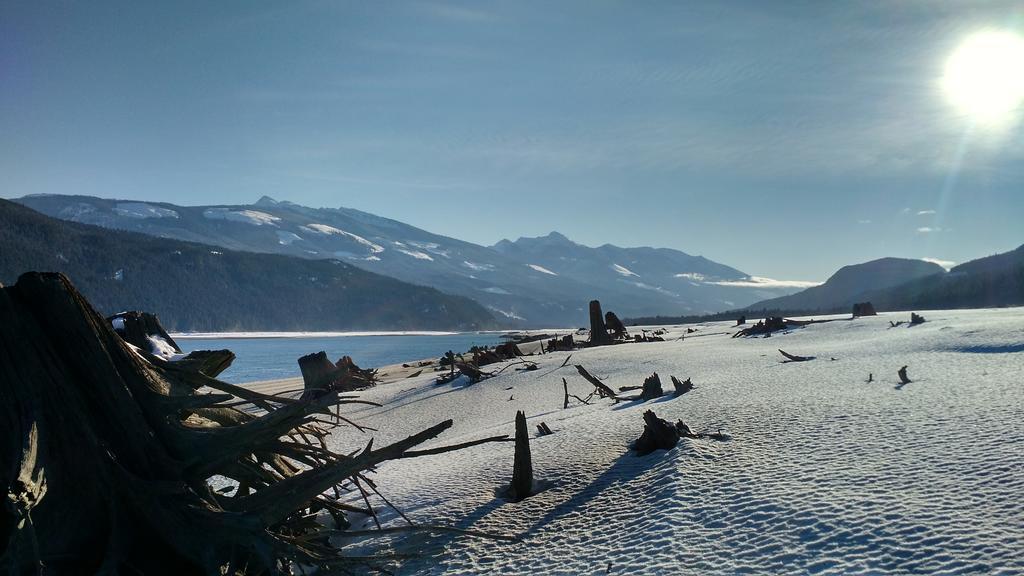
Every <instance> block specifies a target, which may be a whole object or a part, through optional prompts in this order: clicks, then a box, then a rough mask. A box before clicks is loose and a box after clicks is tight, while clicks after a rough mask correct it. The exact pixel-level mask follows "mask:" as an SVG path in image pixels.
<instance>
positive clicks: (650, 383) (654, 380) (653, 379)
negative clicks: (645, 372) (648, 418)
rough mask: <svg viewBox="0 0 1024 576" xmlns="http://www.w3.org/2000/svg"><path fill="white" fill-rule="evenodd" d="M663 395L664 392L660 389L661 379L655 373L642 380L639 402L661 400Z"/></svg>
mask: <svg viewBox="0 0 1024 576" xmlns="http://www.w3.org/2000/svg"><path fill="white" fill-rule="evenodd" d="M664 394H665V391H664V390H662V388H661V377H660V376H658V373H657V372H655V373H654V374H651V375H650V376H648V377H647V378H646V379H645V380H644V388H643V390H642V391H641V392H640V400H642V401H644V402H646V401H648V400H654V399H655V398H661V397H662V396H664Z"/></svg>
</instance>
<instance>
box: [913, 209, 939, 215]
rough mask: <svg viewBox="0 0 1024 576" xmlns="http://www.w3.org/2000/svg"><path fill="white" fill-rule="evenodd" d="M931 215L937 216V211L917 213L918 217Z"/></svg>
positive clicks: (920, 211)
mask: <svg viewBox="0 0 1024 576" xmlns="http://www.w3.org/2000/svg"><path fill="white" fill-rule="evenodd" d="M930 214H935V210H918V211H917V215H918V216H928V215H930Z"/></svg>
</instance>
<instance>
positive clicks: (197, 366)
mask: <svg viewBox="0 0 1024 576" xmlns="http://www.w3.org/2000/svg"><path fill="white" fill-rule="evenodd" d="M234 361H235V354H234V352H232V351H231V350H196V351H195V352H191V353H190V354H189V355H188V356H185V357H184V358H182V359H181V360H178V361H176V362H175V363H174V364H175V365H176V366H177V367H178V368H181V369H184V370H192V371H193V372H199V373H201V374H203V375H205V376H209V377H210V378H216V377H217V376H218V375H220V373H221V372H223V371H225V370H227V369H228V368H229V367H230V366H231V363H232V362H234Z"/></svg>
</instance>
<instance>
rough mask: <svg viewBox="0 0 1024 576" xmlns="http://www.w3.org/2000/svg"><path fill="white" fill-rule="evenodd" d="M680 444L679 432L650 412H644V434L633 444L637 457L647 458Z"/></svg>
mask: <svg viewBox="0 0 1024 576" xmlns="http://www.w3.org/2000/svg"><path fill="white" fill-rule="evenodd" d="M678 443H679V430H677V429H676V427H675V426H673V425H672V424H669V423H668V422H666V421H665V420H662V419H661V418H658V416H657V415H656V414H655V413H654V412H652V411H651V410H648V411H646V412H644V432H643V434H641V435H640V438H638V439H637V441H636V442H634V443H633V449H634V450H636V454H637V456H646V455H647V454H650V453H651V452H654V451H655V450H670V449H672V448H673V447H674V446H675V445H676V444H678Z"/></svg>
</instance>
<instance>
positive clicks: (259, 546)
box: [0, 273, 452, 576]
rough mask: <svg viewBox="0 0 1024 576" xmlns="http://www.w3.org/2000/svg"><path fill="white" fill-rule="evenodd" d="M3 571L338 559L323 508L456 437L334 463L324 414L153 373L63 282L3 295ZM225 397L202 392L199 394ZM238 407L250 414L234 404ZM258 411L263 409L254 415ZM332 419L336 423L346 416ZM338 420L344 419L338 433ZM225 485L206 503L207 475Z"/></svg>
mask: <svg viewBox="0 0 1024 576" xmlns="http://www.w3.org/2000/svg"><path fill="white" fill-rule="evenodd" d="M0 318H3V319H4V321H3V322H2V323H0V397H2V398H3V399H4V401H3V402H0V489H2V490H4V492H5V498H4V499H3V500H4V501H5V502H10V503H13V504H11V505H7V506H2V507H0V566H3V567H4V569H5V570H8V571H9V572H10V573H13V574H23V573H37V572H39V571H41V570H42V567H43V566H45V571H46V572H47V573H54V574H94V573H141V574H183V575H192V574H225V573H230V574H232V575H236V576H237V575H241V574H246V575H263V574H282V573H291V571H292V570H293V568H295V567H296V566H297V565H298V564H302V565H304V566H306V567H312V568H314V569H315V568H321V569H323V570H324V571H327V570H328V569H332V570H337V569H339V568H341V569H344V568H345V566H349V567H351V566H354V565H356V564H359V565H365V563H366V561H367V559H366V558H359V559H351V560H350V559H346V557H345V556H344V555H343V554H342V553H341V552H340V551H339V550H337V549H334V548H332V547H331V546H330V545H329V543H328V542H327V538H326V536H321V534H322V533H321V527H320V526H318V525H317V524H316V523H313V522H310V516H311V515H312V514H314V513H315V511H317V510H320V509H323V508H324V507H328V508H329V509H331V510H333V511H335V513H339V514H343V513H344V512H343V511H344V510H345V509H351V508H352V507H351V506H348V505H347V504H342V503H336V502H335V501H333V500H329V499H328V498H327V497H326V496H325V491H328V490H339V491H343V490H348V489H353V483H354V482H356V478H357V476H358V475H360V474H361V473H362V472H364V471H366V470H368V469H370V468H372V467H374V466H377V465H379V464H380V463H382V462H384V461H386V460H391V459H395V458H400V457H402V456H403V455H405V454H406V453H407V452H408V451H409V449H411V448H412V447H414V446H416V445H418V444H421V443H423V442H425V441H427V440H429V439H431V438H434V437H435V436H437V435H438V434H440V433H441V432H442V431H444V430H445V429H447V428H449V427H450V426H451V425H452V423H451V421H450V420H449V421H445V422H442V423H440V424H437V425H435V426H433V427H431V428H428V429H426V430H424V431H423V432H420V433H418V434H415V435H413V436H410V437H409V438H406V439H405V440H401V441H398V442H396V443H394V444H391V445H389V446H385V447H383V448H380V449H374V448H372V447H371V446H372V443H371V445H368V446H366V448H364V449H363V450H361V451H357V452H354V453H352V454H349V455H346V454H339V453H335V452H332V451H330V450H328V449H327V448H326V447H325V446H324V445H323V444H322V442H323V439H324V437H325V436H326V435H327V434H328V433H329V427H325V426H324V425H321V424H317V423H315V422H314V418H317V415H326V414H330V412H329V409H330V408H331V407H333V406H336V405H340V404H345V403H349V402H350V401H349V400H346V399H344V398H340V397H339V396H338V395H337V393H333V392H328V393H326V394H324V395H323V396H321V397H319V398H316V399H307V400H305V401H296V400H287V399H282V398H277V397H272V396H264V395H261V394H259V393H256V392H253V391H246V390H244V389H242V388H239V387H232V386H231V385H229V384H226V383H223V382H220V381H218V380H215V379H213V378H210V377H208V376H205V375H203V374H201V373H198V372H194V371H191V370H184V369H181V368H178V367H176V366H174V365H175V364H176V363H174V362H171V363H166V365H161V364H157V363H152V362H149V361H148V360H147V359H146V357H145V356H143V355H141V354H139V353H137V352H135V351H134V350H133V349H132V348H130V347H129V346H128V345H127V343H126V342H125V341H124V340H123V339H122V338H121V337H119V336H118V335H117V334H116V333H115V332H114V330H113V329H112V326H111V323H110V322H109V321H108V320H107V319H105V318H103V317H101V316H100V315H99V314H97V313H96V312H95V311H94V310H93V309H92V307H91V306H89V304H88V303H87V302H86V301H85V299H84V298H83V297H82V296H81V294H79V293H78V292H77V291H76V290H75V289H74V287H73V286H72V285H71V283H70V282H69V281H68V280H67V278H65V277H64V276H62V275H57V274H38V273H29V274H25V275H23V276H22V277H21V278H20V279H19V280H18V282H17V284H15V285H14V286H11V287H6V288H2V289H0ZM207 385H208V386H210V387H212V388H214V389H217V390H232V391H237V393H238V394H239V395H242V396H235V395H234V394H233V393H218V394H202V393H199V392H198V391H197V389H198V388H199V387H200V386H207ZM238 398H243V399H245V400H247V401H248V402H249V403H250V405H251V410H247V411H243V410H240V409H239V408H236V407H232V406H233V405H235V404H237V400H238ZM257 406H263V407H264V408H263V409H260V408H258V407H257ZM339 418H340V415H339ZM339 422H340V421H339ZM215 476H217V477H222V478H226V479H228V480H229V481H230V483H231V484H230V486H229V487H228V489H227V490H226V491H219V492H218V493H216V494H215V493H214V492H213V490H212V489H211V487H210V485H209V482H210V480H211V478H213V477H215Z"/></svg>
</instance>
